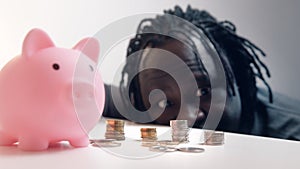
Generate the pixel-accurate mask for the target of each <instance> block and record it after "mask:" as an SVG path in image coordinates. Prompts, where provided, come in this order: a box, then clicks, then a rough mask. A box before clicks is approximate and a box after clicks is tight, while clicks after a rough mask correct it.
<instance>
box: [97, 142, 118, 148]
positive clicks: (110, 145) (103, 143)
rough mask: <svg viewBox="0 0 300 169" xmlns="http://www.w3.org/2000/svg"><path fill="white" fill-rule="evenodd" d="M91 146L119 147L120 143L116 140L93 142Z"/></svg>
mask: <svg viewBox="0 0 300 169" xmlns="http://www.w3.org/2000/svg"><path fill="white" fill-rule="evenodd" d="M92 146H94V147H120V146H121V143H118V142H114V141H112V142H97V143H96V142H95V143H93V144H92Z"/></svg>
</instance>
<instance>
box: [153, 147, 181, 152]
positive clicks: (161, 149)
mask: <svg viewBox="0 0 300 169" xmlns="http://www.w3.org/2000/svg"><path fill="white" fill-rule="evenodd" d="M149 150H150V151H155V152H174V151H177V148H175V147H167V146H156V145H155V146H151V147H149Z"/></svg>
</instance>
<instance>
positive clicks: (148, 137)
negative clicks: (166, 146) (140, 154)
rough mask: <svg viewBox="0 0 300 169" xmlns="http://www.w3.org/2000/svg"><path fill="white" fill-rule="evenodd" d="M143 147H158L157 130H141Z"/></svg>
mask: <svg viewBox="0 0 300 169" xmlns="http://www.w3.org/2000/svg"><path fill="white" fill-rule="evenodd" d="M141 138H142V146H145V147H150V146H154V145H157V144H158V143H157V142H156V140H157V134H156V128H141Z"/></svg>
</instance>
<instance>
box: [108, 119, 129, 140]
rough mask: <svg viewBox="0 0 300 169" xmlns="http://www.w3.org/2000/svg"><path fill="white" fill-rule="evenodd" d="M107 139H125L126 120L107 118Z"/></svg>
mask: <svg viewBox="0 0 300 169" xmlns="http://www.w3.org/2000/svg"><path fill="white" fill-rule="evenodd" d="M105 138H106V139H116V140H125V134H124V121H123V120H112V119H109V120H106V132H105Z"/></svg>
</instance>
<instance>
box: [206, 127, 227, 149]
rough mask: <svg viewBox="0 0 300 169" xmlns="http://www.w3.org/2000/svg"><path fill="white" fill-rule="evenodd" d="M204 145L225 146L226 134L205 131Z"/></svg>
mask: <svg viewBox="0 0 300 169" xmlns="http://www.w3.org/2000/svg"><path fill="white" fill-rule="evenodd" d="M204 144H206V145H222V144H224V132H222V131H212V130H206V131H204Z"/></svg>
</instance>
